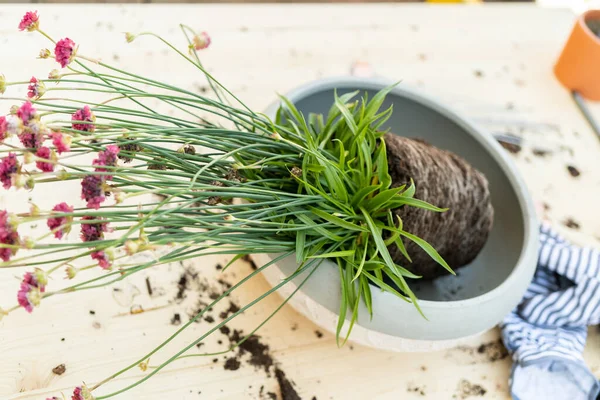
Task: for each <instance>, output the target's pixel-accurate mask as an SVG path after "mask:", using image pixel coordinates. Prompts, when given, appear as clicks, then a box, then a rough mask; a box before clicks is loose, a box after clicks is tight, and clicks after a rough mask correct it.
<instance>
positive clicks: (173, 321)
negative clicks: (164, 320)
mask: <svg viewBox="0 0 600 400" xmlns="http://www.w3.org/2000/svg"><path fill="white" fill-rule="evenodd" d="M180 324H181V315H180V314H179V313H175V314H173V317H172V318H171V325H180Z"/></svg>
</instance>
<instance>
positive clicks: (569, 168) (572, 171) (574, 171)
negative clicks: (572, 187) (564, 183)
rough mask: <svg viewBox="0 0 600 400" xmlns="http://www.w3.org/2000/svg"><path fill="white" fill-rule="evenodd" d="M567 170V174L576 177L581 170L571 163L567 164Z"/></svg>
mask: <svg viewBox="0 0 600 400" xmlns="http://www.w3.org/2000/svg"><path fill="white" fill-rule="evenodd" d="M567 171H569V174H570V175H571V176H572V177H573V178H577V177H578V176H579V175H581V172H580V171H579V170H578V169H577V168H576V167H574V166H572V165H567Z"/></svg>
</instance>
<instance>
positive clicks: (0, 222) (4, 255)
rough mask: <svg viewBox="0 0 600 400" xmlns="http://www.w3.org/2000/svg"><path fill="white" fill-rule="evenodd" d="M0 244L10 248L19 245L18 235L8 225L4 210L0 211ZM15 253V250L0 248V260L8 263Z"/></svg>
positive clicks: (11, 225)
mask: <svg viewBox="0 0 600 400" xmlns="http://www.w3.org/2000/svg"><path fill="white" fill-rule="evenodd" d="M0 243H3V244H6V245H11V246H14V245H17V244H19V234H18V233H17V231H16V230H15V228H14V226H13V224H11V223H10V221H9V215H8V213H7V212H6V210H3V211H0ZM16 252H17V249H16V248H8V247H0V258H1V259H2V260H3V261H8V260H10V257H11V256H13V255H15V254H16Z"/></svg>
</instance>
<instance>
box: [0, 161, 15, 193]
mask: <svg viewBox="0 0 600 400" xmlns="http://www.w3.org/2000/svg"><path fill="white" fill-rule="evenodd" d="M17 172H19V162H18V161H17V155H16V154H14V153H8V156H6V157H4V158H2V162H1V163H0V182H2V186H3V187H4V189H10V187H11V186H12V182H13V177H14V175H15V174H16V173H17Z"/></svg>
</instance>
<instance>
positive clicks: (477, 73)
mask: <svg viewBox="0 0 600 400" xmlns="http://www.w3.org/2000/svg"><path fill="white" fill-rule="evenodd" d="M473 75H475V76H476V77H477V78H483V71H482V70H480V69H476V70H475V71H473Z"/></svg>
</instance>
